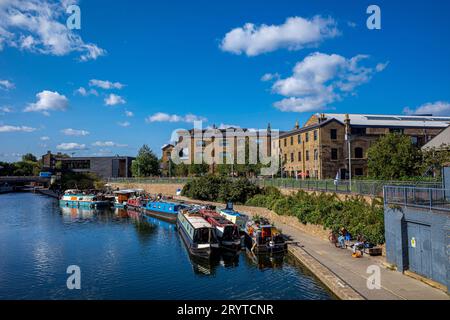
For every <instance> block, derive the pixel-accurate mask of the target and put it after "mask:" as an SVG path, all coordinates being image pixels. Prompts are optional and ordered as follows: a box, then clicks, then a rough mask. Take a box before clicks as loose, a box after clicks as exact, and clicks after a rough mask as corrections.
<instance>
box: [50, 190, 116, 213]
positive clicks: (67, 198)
mask: <svg viewBox="0 0 450 320" xmlns="http://www.w3.org/2000/svg"><path fill="white" fill-rule="evenodd" d="M59 204H60V206H62V207H72V208H80V207H83V208H90V209H96V208H103V207H108V206H110V202H109V201H106V200H104V199H103V198H102V197H101V196H97V195H95V194H85V193H83V192H81V191H79V190H75V189H72V190H66V191H65V192H64V195H63V196H62V197H61V198H60V200H59Z"/></svg>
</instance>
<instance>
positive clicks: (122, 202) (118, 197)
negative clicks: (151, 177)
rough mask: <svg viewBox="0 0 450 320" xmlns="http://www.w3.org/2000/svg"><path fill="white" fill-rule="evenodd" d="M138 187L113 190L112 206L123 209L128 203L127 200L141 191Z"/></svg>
mask: <svg viewBox="0 0 450 320" xmlns="http://www.w3.org/2000/svg"><path fill="white" fill-rule="evenodd" d="M142 191H143V190H140V189H136V190H135V189H126V190H118V191H114V208H119V209H125V208H126V207H127V205H128V201H129V200H130V199H131V198H133V197H136V194H137V193H139V192H142Z"/></svg>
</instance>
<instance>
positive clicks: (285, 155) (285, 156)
mask: <svg viewBox="0 0 450 320" xmlns="http://www.w3.org/2000/svg"><path fill="white" fill-rule="evenodd" d="M284 162H287V154H284Z"/></svg>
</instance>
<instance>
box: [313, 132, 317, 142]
mask: <svg viewBox="0 0 450 320" xmlns="http://www.w3.org/2000/svg"><path fill="white" fill-rule="evenodd" d="M316 140H317V130H314V141H316Z"/></svg>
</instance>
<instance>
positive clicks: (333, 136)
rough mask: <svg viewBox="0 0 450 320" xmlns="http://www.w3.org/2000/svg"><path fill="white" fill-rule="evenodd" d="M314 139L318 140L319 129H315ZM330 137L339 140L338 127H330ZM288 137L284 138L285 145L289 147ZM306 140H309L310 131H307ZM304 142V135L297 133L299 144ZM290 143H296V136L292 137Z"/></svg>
mask: <svg viewBox="0 0 450 320" xmlns="http://www.w3.org/2000/svg"><path fill="white" fill-rule="evenodd" d="M313 139H314V141H317V139H318V131H317V130H314V131H313ZM330 139H331V140H337V129H330ZM287 142H288V138H284V146H285V147H287ZM305 142H309V132H305ZM301 143H302V135H301V134H298V135H297V144H301ZM290 144H291V146H293V145H294V136H291V137H290Z"/></svg>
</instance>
